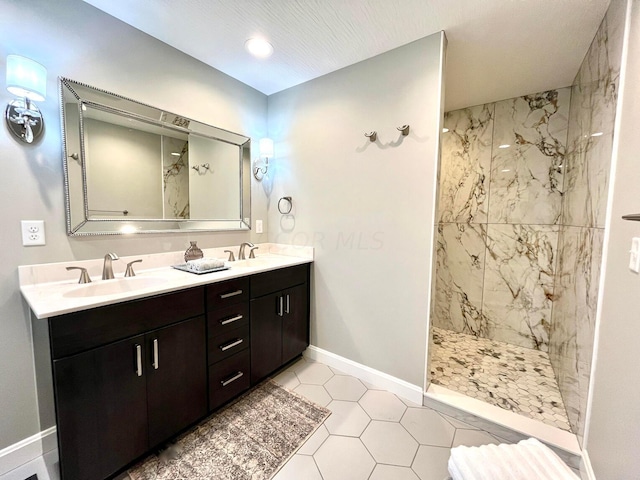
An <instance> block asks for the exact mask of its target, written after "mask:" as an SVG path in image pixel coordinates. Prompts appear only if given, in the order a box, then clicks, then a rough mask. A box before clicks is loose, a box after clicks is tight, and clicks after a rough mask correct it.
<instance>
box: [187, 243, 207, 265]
mask: <svg viewBox="0 0 640 480" xmlns="http://www.w3.org/2000/svg"><path fill="white" fill-rule="evenodd" d="M189 243H190V244H191V245H190V246H189V248H187V251H186V252H184V261H185V262H188V261H189V260H197V259H199V258H202V257H204V253H202V250H200V248H198V245H196V243H197V242H189Z"/></svg>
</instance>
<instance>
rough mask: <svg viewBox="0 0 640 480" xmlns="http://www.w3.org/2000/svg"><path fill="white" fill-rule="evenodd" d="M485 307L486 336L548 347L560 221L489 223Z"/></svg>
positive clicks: (531, 346)
mask: <svg viewBox="0 0 640 480" xmlns="http://www.w3.org/2000/svg"><path fill="white" fill-rule="evenodd" d="M487 238H488V240H487V260H486V268H485V276H484V289H483V305H482V312H483V314H484V315H485V316H486V317H487V319H488V330H489V335H488V337H489V338H491V339H494V340H500V341H503V342H508V343H511V344H514V345H520V346H523V347H527V348H534V349H537V350H542V351H547V350H548V344H549V328H550V322H551V307H552V299H553V289H554V274H555V260H556V246H557V241H558V227H556V226H553V225H549V226H544V225H489V229H488V231H487Z"/></svg>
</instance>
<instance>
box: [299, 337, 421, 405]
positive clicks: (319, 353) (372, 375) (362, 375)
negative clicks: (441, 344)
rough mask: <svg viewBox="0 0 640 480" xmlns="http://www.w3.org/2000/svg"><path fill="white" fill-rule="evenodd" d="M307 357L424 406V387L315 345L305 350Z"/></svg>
mask: <svg viewBox="0 0 640 480" xmlns="http://www.w3.org/2000/svg"><path fill="white" fill-rule="evenodd" d="M303 355H304V356H305V357H307V358H309V359H311V360H315V361H317V362H321V363H324V364H325V365H328V366H330V367H333V368H335V369H337V370H340V371H341V372H344V373H347V374H349V375H352V376H354V377H356V378H359V379H360V380H363V381H365V382H368V383H370V384H372V385H375V386H376V387H379V388H382V389H384V390H387V391H389V392H391V393H395V394H396V395H398V396H400V397H402V398H405V399H407V400H409V401H411V402H413V403H417V404H418V405H422V387H419V386H418V385H413V384H411V383H409V382H406V381H404V380H401V379H399V378H396V377H393V376H391V375H389V374H387V373H384V372H381V371H379V370H375V369H373V368H371V367H367V366H366V365H362V364H361V363H358V362H354V361H353V360H349V359H348V358H344V357H341V356H340V355H336V354H335V353H331V352H328V351H327V350H323V349H322V348H318V347H316V346H314V345H309V347H308V348H307V349H306V350H305V352H304V354H303Z"/></svg>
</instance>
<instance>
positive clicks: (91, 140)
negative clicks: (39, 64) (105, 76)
mask: <svg viewBox="0 0 640 480" xmlns="http://www.w3.org/2000/svg"><path fill="white" fill-rule="evenodd" d="M59 85H60V110H61V116H62V122H61V123H62V137H63V156H64V158H63V164H64V182H65V185H64V187H65V200H66V214H67V234H68V235H70V236H76V235H119V234H129V233H166V232H180V231H220V230H249V229H250V225H251V140H250V138H249V137H246V136H244V135H241V134H238V133H234V132H230V131H227V130H224V129H221V128H217V127H214V126H211V125H207V124H204V123H201V122H198V121H195V120H192V119H189V118H186V117H184V116H181V115H176V114H174V113H170V112H167V111H164V110H161V109H158V108H155V107H151V106H149V105H146V104H143V103H140V102H137V101H135V100H131V99H128V98H126V97H123V96H120V95H117V94H114V93H109V92H107V91H104V90H101V89H98V88H94V87H91V86H89V85H86V84H83V83H79V82H75V81H73V80H70V79H68V78H63V77H60V79H59Z"/></svg>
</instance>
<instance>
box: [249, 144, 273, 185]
mask: <svg viewBox="0 0 640 480" xmlns="http://www.w3.org/2000/svg"><path fill="white" fill-rule="evenodd" d="M259 145H260V146H259V150H260V157H259V159H258V160H257V161H256V163H255V164H254V165H253V176H254V177H255V179H256V180H258V181H260V180H262V179H263V178H264V176H265V175H266V174H267V171H268V170H269V158H273V140H271V139H270V138H261V139H260V144H259Z"/></svg>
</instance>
